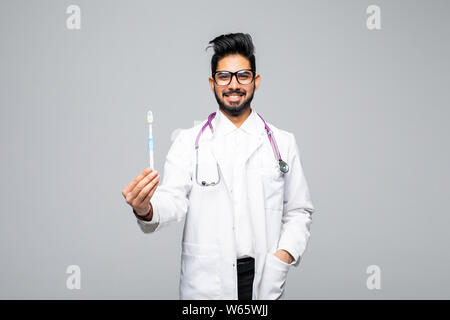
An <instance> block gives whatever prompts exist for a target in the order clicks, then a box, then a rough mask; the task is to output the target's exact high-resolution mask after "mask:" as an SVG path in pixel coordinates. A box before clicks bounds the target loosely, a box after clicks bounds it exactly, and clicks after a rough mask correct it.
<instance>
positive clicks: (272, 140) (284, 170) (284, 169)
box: [195, 112, 289, 186]
mask: <svg viewBox="0 0 450 320" xmlns="http://www.w3.org/2000/svg"><path fill="white" fill-rule="evenodd" d="M257 115H258V116H259V117H260V118H261V120H262V121H263V122H264V127H265V129H266V132H267V137H268V138H269V141H270V145H271V146H272V150H273V154H274V155H275V159H276V160H278V164H279V166H280V171H281V172H282V173H287V172H288V171H289V166H288V164H287V163H286V162H284V161H283V160H282V159H281V155H280V151H279V150H278V145H277V142H276V140H275V137H273V132H272V130H270V128H269V126H268V125H267V123H266V121H264V119H263V117H261V115H260V114H259V113H257ZM215 116H216V112H213V113H211V114H210V115H209V116H208V120H207V121H206V123H205V124H204V125H203V127H202V128H201V130H200V131H199V133H198V135H197V138H196V139H195V150H196V151H197V161H196V172H197V171H198V170H197V169H198V147H199V144H198V142H199V140H200V136H201V135H202V133H203V131H204V130H205V128H206V127H207V126H209V128H210V129H211V132H212V133H214V128H213V126H212V124H211V121H212V119H214V117H215ZM217 168H219V164H217ZM196 178H197V174H196ZM219 182H220V175H219V180H218V181H216V182H211V183H207V182H205V181H202V183H201V184H200V183H199V184H200V185H202V186H211V185H216V184H218V183H219ZM197 183H198V181H197Z"/></svg>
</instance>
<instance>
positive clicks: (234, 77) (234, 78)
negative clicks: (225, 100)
mask: <svg viewBox="0 0 450 320" xmlns="http://www.w3.org/2000/svg"><path fill="white" fill-rule="evenodd" d="M228 86H229V87H231V88H233V89H236V88H238V87H239V82H238V81H237V74H234V75H232V76H231V82H230V84H229V85H228Z"/></svg>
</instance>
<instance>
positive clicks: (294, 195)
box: [277, 133, 315, 266]
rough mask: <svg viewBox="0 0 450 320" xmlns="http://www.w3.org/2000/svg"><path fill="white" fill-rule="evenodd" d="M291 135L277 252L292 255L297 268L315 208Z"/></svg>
mask: <svg viewBox="0 0 450 320" xmlns="http://www.w3.org/2000/svg"><path fill="white" fill-rule="evenodd" d="M289 136H290V143H289V152H288V153H289V154H288V159H289V162H288V164H289V172H288V173H286V174H285V186H284V188H285V190H284V202H283V204H284V205H283V217H282V227H281V235H280V239H279V241H278V247H277V249H284V250H286V251H287V252H289V253H290V254H291V255H292V257H293V258H294V261H293V262H292V263H291V265H294V266H298V264H299V263H300V260H301V257H302V256H303V253H304V251H305V249H306V245H307V243H308V240H309V236H310V227H311V223H312V213H313V212H314V211H315V209H314V207H313V204H312V201H311V197H310V194H309V188H308V184H307V182H306V178H305V175H304V172H303V166H302V161H301V158H300V151H299V148H298V145H297V142H296V139H295V136H294V135H293V134H292V133H289Z"/></svg>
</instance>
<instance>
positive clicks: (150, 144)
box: [147, 110, 155, 170]
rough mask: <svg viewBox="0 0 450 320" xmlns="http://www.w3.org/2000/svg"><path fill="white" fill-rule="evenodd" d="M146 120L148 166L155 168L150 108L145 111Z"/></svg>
mask: <svg viewBox="0 0 450 320" xmlns="http://www.w3.org/2000/svg"><path fill="white" fill-rule="evenodd" d="M147 122H148V152H149V157H150V168H152V169H153V170H155V167H154V165H155V162H154V160H153V133H152V123H153V112H151V111H150V110H149V111H148V112H147Z"/></svg>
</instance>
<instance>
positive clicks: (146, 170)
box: [122, 167, 153, 197]
mask: <svg viewBox="0 0 450 320" xmlns="http://www.w3.org/2000/svg"><path fill="white" fill-rule="evenodd" d="M152 171H153V169H152V168H150V167H148V168H146V169H145V170H144V171H142V172H141V173H140V174H139V175H138V176H137V177H136V178H134V179H133V181H131V182H130V183H129V184H128V185H127V186H126V187H125V188H124V189H123V190H122V195H123V196H124V197H126V196H127V193H129V192H130V191H131V190H133V189H134V187H135V186H136V185H137V184H138V183H139V182H140V181H141V180H142V179H143V178H144V177H145V176H146V175H148V174H149V173H150V172H152Z"/></svg>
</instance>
